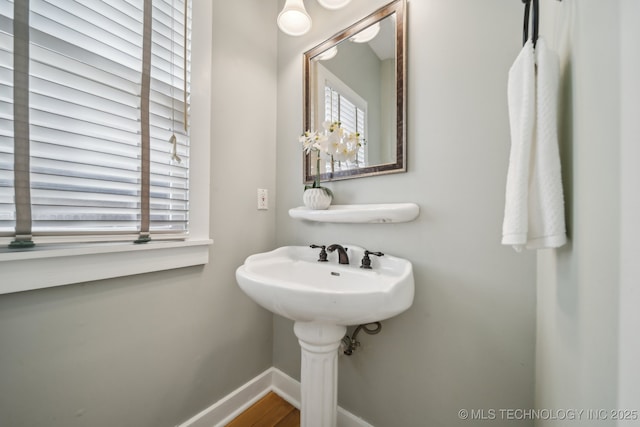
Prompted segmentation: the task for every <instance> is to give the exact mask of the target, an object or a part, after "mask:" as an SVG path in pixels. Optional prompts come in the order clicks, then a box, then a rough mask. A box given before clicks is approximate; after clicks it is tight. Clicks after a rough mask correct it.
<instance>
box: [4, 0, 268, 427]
mask: <svg viewBox="0 0 640 427" xmlns="http://www.w3.org/2000/svg"><path fill="white" fill-rule="evenodd" d="M194 13H195V20H194V32H196V28H195V26H197V25H202V24H203V22H204V25H207V26H209V27H210V28H211V30H212V31H213V66H214V71H213V73H212V75H211V76H210V77H211V79H212V85H213V91H212V92H213V99H212V111H213V114H212V117H211V121H210V125H211V126H212V141H211V142H210V143H211V144H212V148H211V206H210V212H211V225H210V230H211V237H212V238H213V239H214V240H215V243H214V246H213V247H212V250H211V254H210V263H209V264H208V265H206V266H204V267H193V268H184V269H177V270H171V271H168V272H163V273H154V274H145V275H140V276H132V277H128V278H123V279H114V280H105V281H100V282H93V283H84V284H77V285H69V286H63V287H58V288H51V289H46V290H41V291H32V292H23V293H16V294H9V295H2V296H0V378H1V380H0V425H2V426H11V427H21V426H48V427H58V426H59V427H71V426H83V427H84V426H91V427H113V426H120V427H125V426H129V427H162V426H175V425H177V424H179V423H181V422H183V421H185V420H187V419H189V418H191V417H192V416H193V415H195V414H197V413H198V412H199V411H201V410H202V409H204V408H206V407H208V406H209V405H211V404H212V403H214V402H216V401H217V400H219V399H220V398H221V397H223V396H225V395H226V394H228V393H229V392H231V391H232V390H234V389H235V388H237V387H239V386H240V385H241V384H243V383H245V382H246V381H248V380H249V379H251V378H253V377H255V376H256V375H258V374H259V373H260V372H262V371H264V370H265V369H267V368H268V367H269V366H271V350H272V340H271V336H272V321H271V314H270V313H268V312H266V311H264V310H262V309H260V308H259V307H258V306H256V305H255V304H254V303H253V302H251V300H250V299H248V298H247V297H246V296H245V295H244V294H243V293H242V292H241V291H240V290H239V288H238V286H237V284H236V281H235V276H234V271H235V268H236V267H237V266H238V265H240V264H242V261H243V260H244V258H245V257H246V256H248V255H250V254H252V253H255V252H260V251H264V250H266V249H270V248H272V247H273V245H274V243H275V210H274V209H271V210H269V211H266V212H265V211H257V210H256V188H258V187H261V188H267V189H269V190H270V191H271V195H272V196H275V191H274V190H275V158H274V154H275V121H276V114H275V110H274V103H275V101H274V100H275V97H276V73H277V64H276V31H277V29H276V27H275V25H273V22H274V21H275V17H276V14H277V11H276V5H275V3H274V2H265V1H263V0H248V1H243V2H236V1H234V2H223V1H219V0H216V1H214V2H209V1H206V0H196V1H195V2H194ZM212 17H213V19H212ZM211 30H210V31H211ZM198 32H200V31H198ZM196 44H197V41H194V55H197V54H198V51H197V49H196V48H195V45H196ZM198 88H199V86H198V83H197V82H195V81H194V82H193V90H198ZM204 125H205V126H208V125H209V123H205V124H204ZM191 197H192V198H194V197H198V195H197V194H192V195H191ZM272 207H273V206H272ZM69 268H73V266H71V265H70V266H69ZM114 268H117V266H114ZM0 280H1V278H0Z"/></svg>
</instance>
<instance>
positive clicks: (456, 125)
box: [274, 0, 535, 427]
mask: <svg viewBox="0 0 640 427" xmlns="http://www.w3.org/2000/svg"><path fill="white" fill-rule="evenodd" d="M283 3H284V2H283V1H280V2H279V7H282V5H283ZM384 3H386V1H384V0H376V1H372V0H353V1H352V2H351V3H350V4H349V6H347V7H346V8H345V9H342V10H341V11H340V12H329V11H326V10H324V9H322V8H321V7H319V6H318V5H317V3H316V2H313V1H311V2H305V6H306V7H307V10H308V11H309V13H310V14H311V16H312V18H313V24H314V26H313V28H312V30H311V32H310V33H308V34H307V35H306V36H303V37H300V38H292V37H288V36H286V35H283V34H279V35H278V67H279V69H278V127H277V132H278V146H277V150H278V152H277V160H278V172H277V187H278V212H277V230H278V233H277V243H278V245H287V244H308V243H318V244H330V243H336V242H346V243H349V242H352V243H354V244H359V245H362V246H364V247H367V248H369V249H371V250H381V251H383V252H388V253H390V254H395V255H398V256H402V257H405V258H408V259H409V260H411V261H412V262H413V266H414V272H415V278H416V294H415V302H414V305H413V307H412V308H411V309H409V310H408V311H407V312H406V313H404V314H402V315H400V316H398V317H396V318H394V319H390V320H388V321H385V322H384V323H383V329H382V332H381V333H380V334H379V335H376V336H367V335H362V336H361V341H362V343H363V347H362V348H360V349H359V350H358V351H357V352H356V354H355V355H354V356H352V357H351V358H346V357H342V358H341V359H340V367H339V369H340V372H339V378H340V380H339V403H340V405H342V406H343V407H345V408H346V409H348V410H350V411H352V412H353V413H355V414H357V415H359V416H361V417H363V418H364V419H366V420H367V421H369V422H371V423H372V424H374V425H376V426H380V427H383V426H403V427H424V426H429V427H440V426H442V427H454V426H469V425H476V424H477V422H475V423H474V422H470V421H464V420H460V419H459V418H458V411H459V410H460V409H462V408H467V409H483V408H484V409H492V408H493V409H499V408H530V407H533V396H534V390H533V379H534V341H535V337H534V334H535V255H534V254H533V253H522V254H516V253H515V252H514V251H513V250H512V249H511V248H508V247H502V246H501V245H500V237H501V227H502V213H503V208H504V185H505V179H506V169H507V160H508V156H509V144H510V142H509V127H508V121H507V110H506V81H507V73H508V70H509V67H510V66H511V63H512V61H513V60H514V58H515V57H516V55H517V53H518V52H519V49H520V32H521V29H522V3H521V2H505V1H502V0H484V1H482V2H479V1H477V0H458V1H439V0H421V1H416V0H413V1H411V2H410V3H409V15H408V16H409V22H408V34H409V50H408V55H407V57H408V62H409V70H408V75H409V84H408V96H409V98H408V101H409V106H408V111H409V115H408V138H409V147H408V153H409V164H408V166H409V171H408V172H407V173H405V174H395V175H387V176H380V177H373V178H365V179H355V180H347V181H339V182H335V183H333V184H330V186H331V188H332V189H333V191H334V193H335V194H336V201H335V202H336V203H376V202H407V201H411V202H416V203H418V204H419V205H420V208H421V214H420V217H419V218H418V219H417V220H416V221H414V222H410V223H406V224H377V225H345V224H313V223H306V222H301V221H296V220H293V219H291V218H290V217H289V216H288V214H287V211H288V209H290V208H292V207H295V206H299V205H300V204H301V198H302V188H303V186H302V180H301V175H302V169H301V168H302V165H301V160H300V159H301V151H300V147H299V146H298V145H299V144H298V143H297V138H298V135H299V134H300V133H301V132H302V110H301V108H300V107H301V100H302V81H301V78H302V70H301V65H300V64H301V55H302V53H303V52H304V51H305V50H307V49H309V48H311V47H313V46H315V45H316V44H318V43H319V42H320V41H322V40H324V39H326V38H328V37H329V36H331V35H332V34H334V33H335V32H336V31H338V30H339V29H341V28H344V27H346V26H347V25H349V24H351V23H352V22H355V21H356V20H357V19H359V18H361V17H363V16H364V15H366V14H367V13H368V12H370V11H373V10H375V8H377V7H379V6H381V5H383V4H384ZM274 365H275V366H276V367H278V368H280V369H282V370H284V371H285V372H286V373H288V374H289V375H292V376H294V377H299V369H300V365H299V349H298V344H297V341H296V339H295V336H294V334H293V330H292V322H290V321H288V320H286V319H283V318H281V317H275V319H274ZM490 423H491V425H493V426H501V425H504V426H507V425H508V426H515V425H523V426H529V425H532V422H530V421H524V422H514V421H511V420H495V421H492V422H490Z"/></svg>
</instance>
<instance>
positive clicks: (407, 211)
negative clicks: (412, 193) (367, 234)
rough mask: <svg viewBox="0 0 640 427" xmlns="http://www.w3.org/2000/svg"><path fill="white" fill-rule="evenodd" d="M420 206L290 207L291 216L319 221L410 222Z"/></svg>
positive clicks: (387, 204)
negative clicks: (317, 208)
mask: <svg viewBox="0 0 640 427" xmlns="http://www.w3.org/2000/svg"><path fill="white" fill-rule="evenodd" d="M419 213H420V208H419V207H418V205H416V204H415V203H382V204H368V205H331V206H329V209H325V210H316V209H309V208H306V207H304V206H301V207H297V208H293V209H289V216H290V217H291V218H295V219H305V220H307V221H317V222H342V223H368V224H372V223H373V224H377V223H391V222H409V221H413V220H414V219H416V218H417V217H418V215H419Z"/></svg>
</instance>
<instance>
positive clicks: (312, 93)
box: [304, 0, 406, 182]
mask: <svg viewBox="0 0 640 427" xmlns="http://www.w3.org/2000/svg"><path fill="white" fill-rule="evenodd" d="M405 7H406V4H405V1H404V0H396V1H394V2H392V3H390V4H388V5H387V6H384V7H383V8H381V9H379V10H377V11H375V12H374V13H372V14H371V15H369V16H367V17H365V18H363V19H362V20H360V21H358V22H356V23H355V24H353V25H352V26H350V27H349V28H347V29H345V30H343V31H342V32H340V33H339V34H337V35H336V36H334V37H332V38H331V39H329V40H327V41H325V42H323V43H321V44H320V45H318V46H317V47H315V48H313V49H311V50H310V51H308V52H306V53H305V54H304V89H305V102H304V106H305V111H304V120H305V122H304V128H305V130H322V124H323V123H324V122H326V121H329V122H336V121H338V122H340V124H341V127H342V128H343V129H344V131H345V132H348V133H353V132H358V133H359V134H360V135H361V137H362V143H361V145H360V147H359V148H358V153H357V156H356V158H355V159H354V160H353V161H351V160H350V161H342V162H335V161H332V159H322V160H323V161H321V162H320V169H321V170H320V172H321V180H322V181H331V180H338V179H346V178H355V177H360V176H369V175H377V174H381V173H393V172H404V171H406V130H405V126H406V123H405V114H406V108H405V105H406V97H405V81H404V75H405V69H406V63H405V60H406V59H405V57H406V55H405V44H406V35H405V25H406V24H405V20H406V13H405ZM312 156H313V154H311V155H307V156H305V158H304V165H305V167H304V180H305V182H310V181H311V180H312V178H313V176H314V175H315V172H316V171H315V170H314V169H315V168H314V165H315V164H316V162H315V159H314V158H312Z"/></svg>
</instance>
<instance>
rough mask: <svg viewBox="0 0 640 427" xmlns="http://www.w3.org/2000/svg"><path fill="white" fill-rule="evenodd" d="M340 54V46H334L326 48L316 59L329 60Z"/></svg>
mask: <svg viewBox="0 0 640 427" xmlns="http://www.w3.org/2000/svg"><path fill="white" fill-rule="evenodd" d="M337 54H338V46H333V47H332V48H330V49H327V50H325V51H324V52H322V53H321V54H320V55H318V56H316V57H315V59H317V60H318V61H327V60H329V59H331V58H333V57H334V56H336V55H337Z"/></svg>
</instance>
